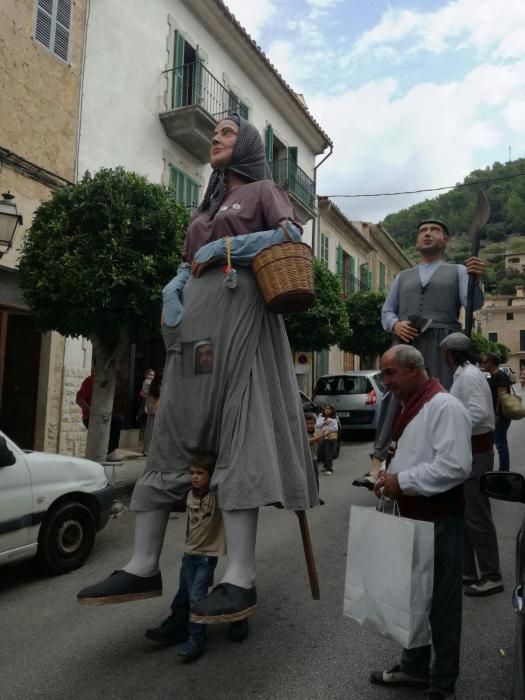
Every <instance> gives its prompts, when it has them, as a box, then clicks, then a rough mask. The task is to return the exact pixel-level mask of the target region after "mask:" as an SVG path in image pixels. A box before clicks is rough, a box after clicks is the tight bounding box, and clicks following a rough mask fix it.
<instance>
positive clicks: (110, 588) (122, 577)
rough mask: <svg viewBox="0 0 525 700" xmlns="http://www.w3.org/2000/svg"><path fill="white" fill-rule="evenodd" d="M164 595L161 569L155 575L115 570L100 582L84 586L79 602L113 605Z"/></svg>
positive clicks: (78, 596)
mask: <svg viewBox="0 0 525 700" xmlns="http://www.w3.org/2000/svg"><path fill="white" fill-rule="evenodd" d="M160 595H162V577H161V575H160V571H159V573H158V574H155V575H154V576H135V574H128V572H127V571H124V570H120V571H114V572H113V573H112V574H111V576H108V577H107V578H105V579H104V580H103V581H100V583H95V584H94V585H93V586H88V587H87V588H83V589H82V590H81V591H80V593H78V595H77V600H78V602H79V603H86V604H91V605H111V604H112V603H128V602H130V601H132V600H145V599H146V598H156V597H157V596H160Z"/></svg>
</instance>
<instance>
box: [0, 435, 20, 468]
mask: <svg viewBox="0 0 525 700" xmlns="http://www.w3.org/2000/svg"><path fill="white" fill-rule="evenodd" d="M15 462H16V457H15V456H14V454H13V453H12V452H11V450H10V449H9V447H8V446H7V442H6V441H5V438H4V437H2V436H0V468H2V467H11V466H12V465H13V464H14V463H15Z"/></svg>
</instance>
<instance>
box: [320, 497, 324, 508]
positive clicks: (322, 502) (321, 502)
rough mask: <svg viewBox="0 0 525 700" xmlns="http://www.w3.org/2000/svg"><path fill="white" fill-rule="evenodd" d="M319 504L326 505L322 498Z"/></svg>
mask: <svg viewBox="0 0 525 700" xmlns="http://www.w3.org/2000/svg"><path fill="white" fill-rule="evenodd" d="M319 505H320V506H324V501H323V499H322V498H320V499H319Z"/></svg>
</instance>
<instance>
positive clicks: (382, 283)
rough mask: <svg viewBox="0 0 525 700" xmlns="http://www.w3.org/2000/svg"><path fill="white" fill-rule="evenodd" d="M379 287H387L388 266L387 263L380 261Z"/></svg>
mask: <svg viewBox="0 0 525 700" xmlns="http://www.w3.org/2000/svg"><path fill="white" fill-rule="evenodd" d="M379 289H386V267H385V263H382V262H380V263H379Z"/></svg>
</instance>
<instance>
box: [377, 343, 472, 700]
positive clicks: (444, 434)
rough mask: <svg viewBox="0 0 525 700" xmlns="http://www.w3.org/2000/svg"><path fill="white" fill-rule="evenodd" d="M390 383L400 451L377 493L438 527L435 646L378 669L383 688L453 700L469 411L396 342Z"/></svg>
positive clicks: (389, 361)
mask: <svg viewBox="0 0 525 700" xmlns="http://www.w3.org/2000/svg"><path fill="white" fill-rule="evenodd" d="M381 369H382V371H383V377H384V382H385V385H386V387H387V388H388V389H390V390H391V391H392V393H393V394H394V395H395V396H396V397H398V399H399V400H400V402H401V405H400V406H399V409H398V411H397V413H396V416H395V418H394V422H393V426H392V435H393V438H394V440H395V444H396V450H395V453H394V455H393V456H392V457H391V459H390V461H389V464H388V467H387V471H386V472H382V473H381V475H380V476H379V477H378V479H377V482H376V487H375V488H376V494H377V495H379V494H380V492H383V493H384V495H385V496H389V497H390V498H395V499H396V500H397V502H398V505H399V510H400V513H401V515H402V516H403V517H406V518H414V519H415V520H427V521H431V522H433V523H434V586H433V591H432V605H431V609H430V627H431V629H432V647H433V650H434V662H433V664H432V666H431V651H432V649H431V646H430V645H428V646H423V647H417V648H415V649H404V650H403V653H402V655H401V663H400V664H399V665H396V666H394V667H393V668H392V669H390V670H389V671H374V672H373V673H372V675H371V678H370V680H371V682H372V683H374V684H375V685H381V686H392V687H398V686H401V687H403V686H407V687H415V688H418V687H419V688H426V687H428V686H430V691H429V694H428V697H429V700H454V699H455V697H456V696H455V684H456V680H457V677H458V674H459V650H460V641H461V607H462V585H461V577H462V560H463V510H464V500H463V482H464V481H465V479H467V478H468V476H469V474H470V470H471V465H472V452H471V446H470V436H471V432H472V428H471V421H470V417H469V414H468V412H467V411H466V409H465V408H464V406H463V405H462V404H461V402H460V401H458V400H457V399H456V398H455V397H454V396H452V395H451V394H448V393H447V392H446V391H445V389H444V388H443V387H442V386H441V384H440V383H439V381H438V380H437V379H431V378H429V376H428V374H427V372H426V371H425V368H424V360H423V356H422V355H421V353H420V352H419V351H418V350H416V349H415V348H413V347H410V346H407V345H396V346H394V347H393V348H390V350H387V352H386V353H385V354H384V355H383V357H382V358H381Z"/></svg>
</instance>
